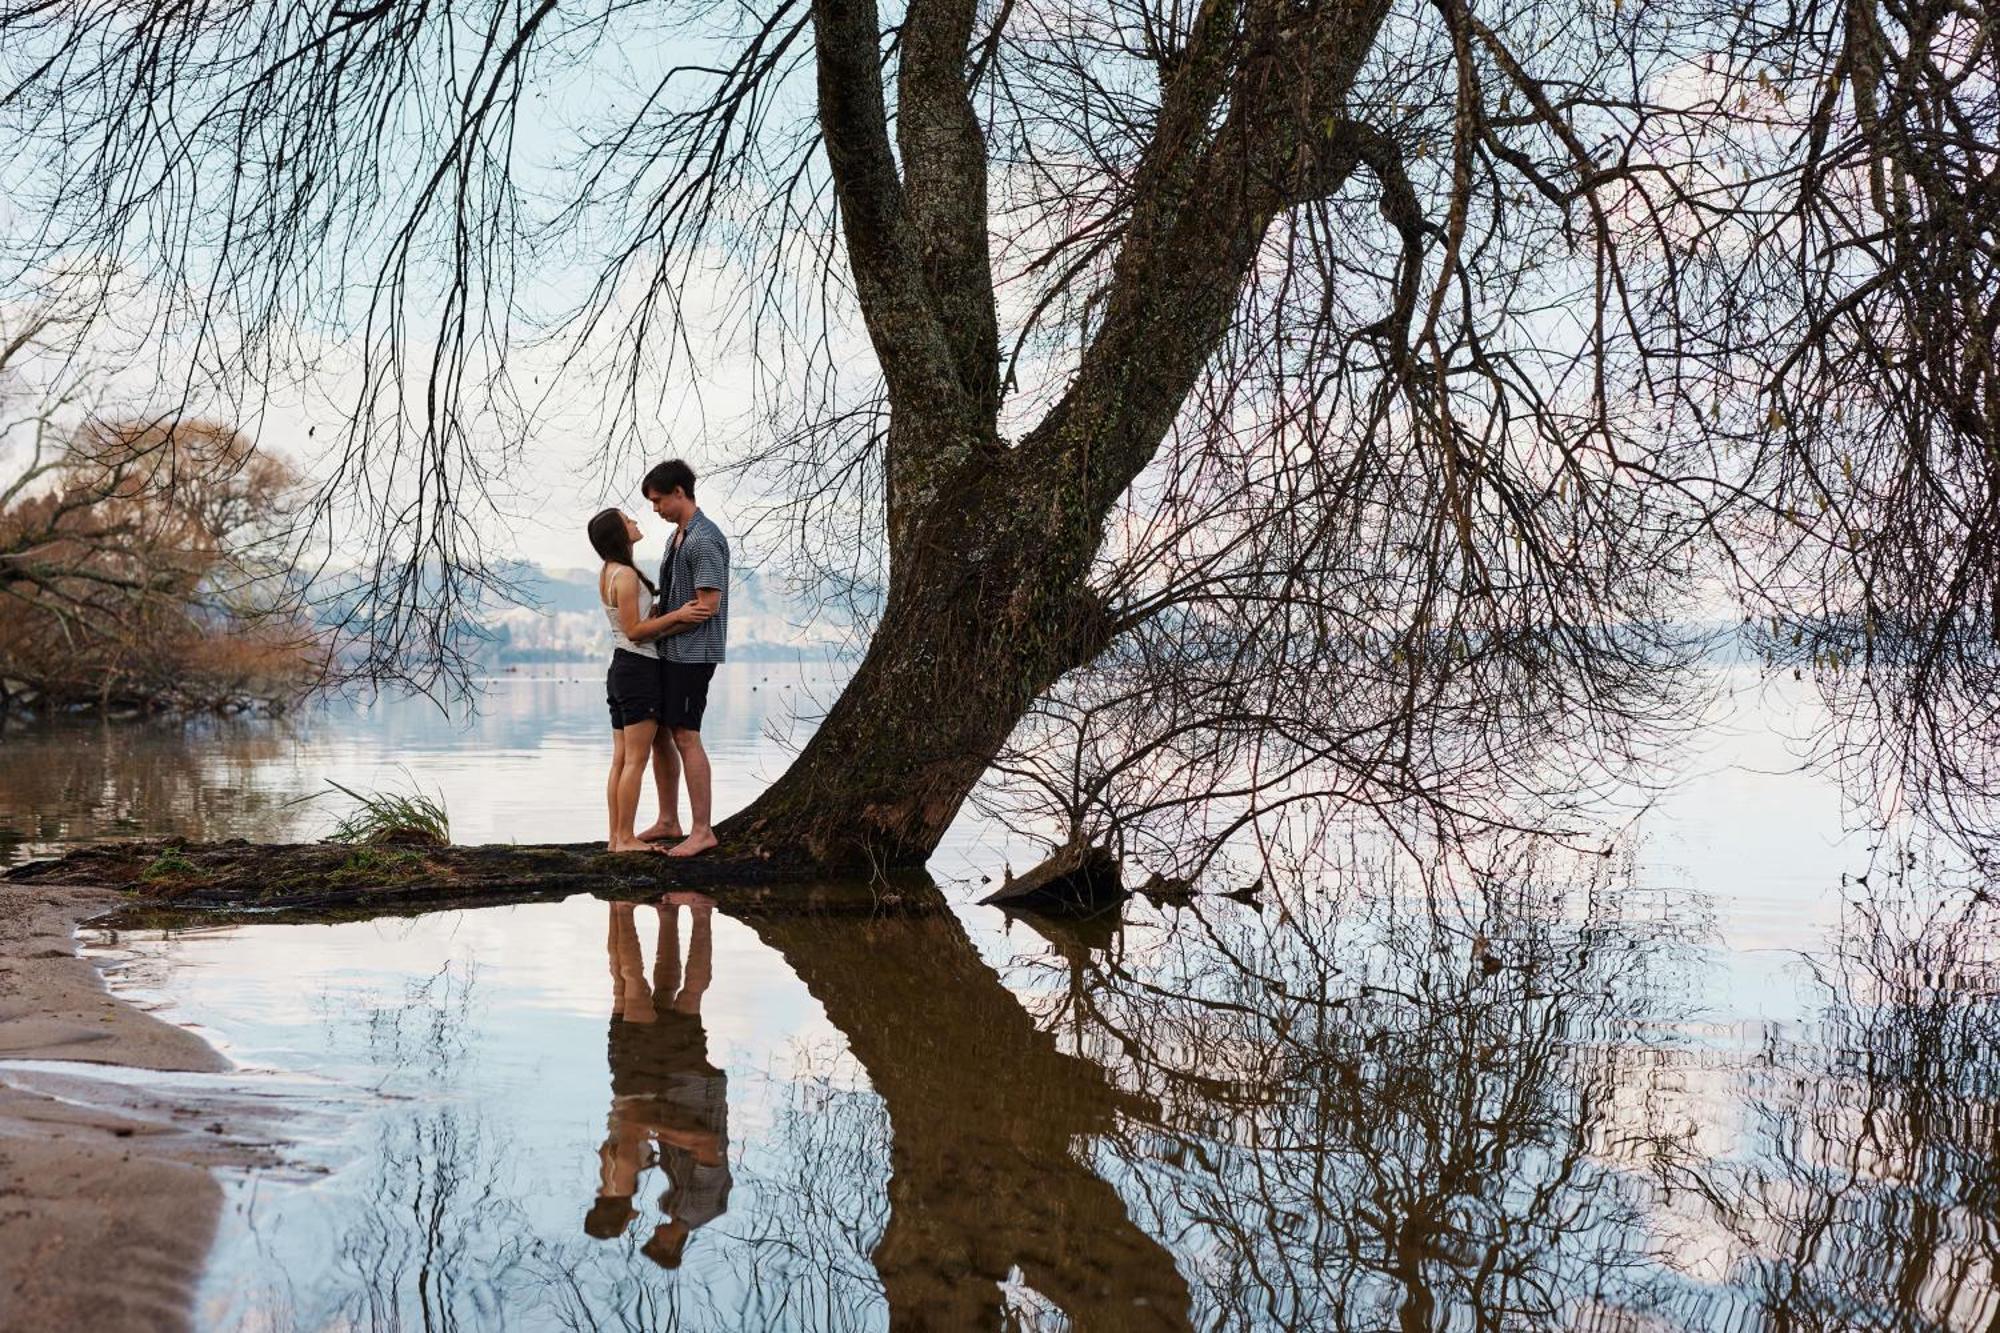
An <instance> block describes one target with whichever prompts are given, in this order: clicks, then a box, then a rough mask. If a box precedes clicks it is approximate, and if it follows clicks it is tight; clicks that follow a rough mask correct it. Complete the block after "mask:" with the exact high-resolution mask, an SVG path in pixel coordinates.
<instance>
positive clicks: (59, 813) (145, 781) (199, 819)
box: [0, 719, 310, 865]
mask: <svg viewBox="0 0 2000 1333" xmlns="http://www.w3.org/2000/svg"><path fill="white" fill-rule="evenodd" d="M294 743H295V737H294V735H293V733H292V732H291V731H289V730H288V729H287V724H286V723H284V722H273V721H264V720H250V719H237V720H221V719H198V720H194V721H189V722H164V721H163V722H120V723H110V722H101V721H100V722H82V721H60V722H52V723H45V724H37V725H34V726H30V727H20V728H16V729H11V730H10V731H9V732H8V734H7V735H6V737H5V738H4V740H0V746H4V748H5V753H6V762H5V763H4V764H0V865H8V864H13V863H14V862H17V861H25V860H29V859H31V858H32V857H35V856H38V855H43V854H45V853H48V852H51V851H54V850H57V849H58V848H60V847H62V846H64V845H67V844H71V843H75V842H79V841H84V840H87V839H91V838H102V837H138V836H155V835H157V836H171V837H176V838H187V839H191V840H201V839H211V838H227V837H250V838H264V839H284V838H287V837H291V836H293V835H294V834H295V832H296V831H297V829H298V828H299V826H300V825H301V823H302V822H303V821H304V820H306V819H307V818H309V817H310V816H309V814H308V812H307V811H306V809H305V808H304V807H301V806H296V805H291V804H289V803H290V802H291V801H293V800H294V799H295V798H296V797H298V796H299V795H301V794H302V792H303V782H304V779H303V778H299V779H298V780H297V781H298V784H299V785H298V786H297V787H288V786H286V785H283V783H282V779H283V778H286V777H290V776H292V775H288V774H278V775H277V776H279V777H280V779H281V781H280V782H278V783H274V782H273V781H272V780H271V779H272V777H273V775H274V772H275V770H274V766H273V761H274V760H276V759H278V758H279V757H280V756H281V755H283V754H284V753H286V752H287V751H288V750H289V749H290V747H291V746H292V745H293V744H294Z"/></svg>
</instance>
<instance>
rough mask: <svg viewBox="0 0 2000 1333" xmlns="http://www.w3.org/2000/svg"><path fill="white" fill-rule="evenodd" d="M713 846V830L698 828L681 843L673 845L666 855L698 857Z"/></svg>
mask: <svg viewBox="0 0 2000 1333" xmlns="http://www.w3.org/2000/svg"><path fill="white" fill-rule="evenodd" d="M714 846H715V831H714V830H713V829H705V828H700V829H696V830H695V831H694V832H692V833H690V834H688V836H687V837H686V838H685V839H683V840H682V841H680V842H677V843H675V844H674V845H673V848H672V849H671V850H669V851H668V852H667V855H668V856H700V855H701V854H702V853H703V852H705V851H708V850H709V849H711V848H713V847H714Z"/></svg>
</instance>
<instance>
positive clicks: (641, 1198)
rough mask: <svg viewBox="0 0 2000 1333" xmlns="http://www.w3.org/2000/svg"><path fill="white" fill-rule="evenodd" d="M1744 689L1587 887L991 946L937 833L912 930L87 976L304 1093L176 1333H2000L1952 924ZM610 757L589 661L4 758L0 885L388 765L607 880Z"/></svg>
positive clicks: (261, 817) (212, 936)
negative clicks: (388, 700)
mask: <svg viewBox="0 0 2000 1333" xmlns="http://www.w3.org/2000/svg"><path fill="white" fill-rule="evenodd" d="M764 674H765V673H764V671H763V670H762V669H761V668H748V669H744V670H741V671H740V672H739V673H738V675H737V679H736V680H735V681H734V682H732V683H730V685H729V686H728V687H727V690H728V692H726V693H723V692H720V691H719V695H718V699H717V702H716V705H715V717H716V720H717V725H716V726H715V727H714V728H713V730H712V734H711V746H712V749H713V751H714V753H715V755H716V758H717V768H718V772H719V775H720V783H719V786H720V792H719V797H718V804H719V806H720V807H722V808H723V809H724V810H726V809H729V808H732V807H733V806H734V805H736V804H738V803H740V802H741V801H743V800H746V799H747V798H748V797H749V795H750V794H752V793H753V792H754V791H755V790H756V789H757V787H758V785H759V784H760V783H761V782H762V781H763V780H765V779H767V778H768V777H769V776H770V774H771V773H773V772H775V770H776V769H777V767H778V766H779V765H780V764H781V763H782V759H783V751H782V749H781V748H780V747H779V745H778V744H777V743H776V742H775V741H773V740H772V739H771V738H770V736H769V735H768V731H769V730H772V729H775V730H777V731H779V732H781V733H782V732H783V730H784V716H785V714H786V712H787V708H788V706H790V705H791V701H793V700H796V699H799V698H802V697H804V696H807V695H809V694H810V693H812V686H811V685H810V682H808V681H806V680H804V679H802V678H797V677H795V676H788V677H784V678H780V677H779V676H778V673H776V672H772V673H770V674H771V676H772V678H771V679H769V680H765V679H759V677H762V676H763V675H764ZM720 684H721V682H719V686H720ZM752 684H755V685H756V686H757V687H758V688H757V689H756V690H754V691H752V690H751V689H749V688H748V687H749V686H750V685H752ZM1743 684H1744V686H1745V692H1744V700H1743V706H1742V707H1741V708H1740V709H1739V710H1738V713H1737V714H1736V717H1735V719H1734V721H1733V722H1731V723H1729V724H1727V725H1719V726H1718V727H1717V728H1716V729H1715V731H1714V733H1713V735H1712V737H1711V738H1710V744H1709V745H1708V746H1707V747H1706V749H1705V751H1704V753H1703V754H1702V755H1700V756H1698V757H1696V758H1695V759H1693V760H1691V761H1690V767H1689V770H1688V771H1689V774H1690V776H1689V778H1688V780H1687V782H1686V783H1685V784H1684V785H1683V786H1682V787H1681V788H1680V789H1678V790H1677V791H1675V792H1674V793H1673V794H1672V795H1670V796H1669V797H1668V798H1666V799H1665V800H1663V801H1662V802H1661V803H1660V804H1659V805H1658V806H1657V807H1656V808H1655V809H1653V810H1651V811H1649V812H1648V813H1647V814H1646V815H1644V816H1643V817H1642V818H1641V819H1639V821H1638V822H1637V824H1636V826H1634V827H1633V828H1632V829H1630V830H1628V831H1627V832H1626V833H1625V834H1624V835H1623V836H1622V837H1621V838H1619V839H1618V840H1617V842H1616V843H1615V845H1614V847H1613V852H1612V854H1611V855H1609V856H1573V855H1567V854H1558V853H1556V852H1554V851H1550V850H1547V849H1544V850H1543V851H1542V852H1540V853H1539V854H1536V855H1523V856H1522V857H1520V858H1518V859H1516V860H1514V861H1511V862H1509V863H1508V865H1507V867H1506V869H1505V870H1504V871H1502V872H1501V873H1497V874H1494V875H1492V876H1491V877H1489V878H1487V879H1485V880H1483V881H1481V882H1479V883H1477V884H1473V885H1469V886H1467V887H1466V888H1465V889H1464V890H1463V891H1462V892H1460V893H1458V894H1457V895H1455V896H1451V897H1448V898H1441V899H1437V900H1435V902H1433V901H1428V900H1426V898H1425V897H1424V896H1423V895H1421V894H1418V893H1415V892H1412V891H1411V890H1410V888H1409V885H1408V883H1407V880H1406V877H1404V876H1403V875H1401V874H1400V873H1399V872H1398V871H1397V870H1396V869H1394V868H1393V866H1392V864H1391V863H1390V861H1389V860H1388V858H1387V857H1385V856H1383V855H1381V854H1379V853H1377V852H1374V851H1371V850H1369V844H1368V842H1367V841H1366V840H1365V839H1364V840H1359V841H1358V842H1357V846H1356V848H1355V849H1354V850H1352V851H1351V852H1348V853H1343V854H1342V855H1341V856H1340V857H1339V858H1337V860H1336V862H1335V863H1334V864H1333V865H1332V866H1330V867H1328V868H1327V869H1326V870H1325V871H1324V872H1323V873H1320V874H1318V875H1316V877H1315V878H1314V880H1313V882H1312V883H1310V884H1285V885H1279V886H1277V887H1275V888H1268V889H1267V890H1266V894H1265V897H1264V899H1263V901H1262V902H1261V903H1260V904H1258V905H1257V906H1254V907H1253V906H1249V905H1245V904H1240V903H1237V902H1233V901H1229V900H1223V899H1213V898H1210V899H1202V900H1198V902H1197V904H1196V905H1194V906H1191V907H1186V908H1178V909H1175V908H1159V907H1153V906H1149V905H1147V904H1145V903H1143V902H1139V903H1135V904H1133V905H1132V906H1131V907H1129V908H1128V910H1127V911H1126V912H1125V913H1124V914H1123V916H1122V918H1121V919H1116V920H1109V919H1107V920H1102V921H1098V922H1095V923H1091V924H1090V925H1087V926H1084V927H1076V926H1057V925H1051V924H1031V923H1027V922H1022V921H1016V922H1012V923H1010V922H1009V921H1008V920H1007V919H1006V918H1005V917H1003V916H1001V915H1000V914H998V913H996V912H993V911H991V910H990V909H981V908H977V907H974V906H971V905H970V901H971V899H972V898H973V897H975V896H976V894H977V890H978V889H979V887H980V886H979V884H978V881H977V876H978V875H979V874H981V873H989V874H996V873H997V872H998V871H999V869H1000V867H1001V865H1002V864H1003V863H1004V862H1005V861H1006V860H1008V859H1010V858H1011V859H1013V860H1014V862H1015V864H1016V865H1020V864H1022V863H1024V862H1025V861H1026V859H1027V858H1028V855H1029V853H1028V852H1027V850H1026V848H1025V846H1024V845H1023V844H1022V843H1021V842H1020V840H1019V839H1017V838H1012V837H1010V836H1009V835H1007V834H1006V833H1005V832H1004V831H1000V830H995V829H992V828H990V827H985V826H982V825H980V824H979V823H978V821H976V820H974V819H970V818H968V819H967V820H966V821H965V822H964V823H963V824H962V825H961V827H960V828H959V829H957V830H955V831H954V834H953V837H952V839H951V842H950V844H949V845H948V847H947V848H946V849H945V851H944V853H943V854H941V856H940V857H939V863H938V866H937V868H936V871H937V878H938V881H939V884H940V888H941V891H942V893H943V896H944V898H945V899H946V900H947V901H948V902H949V903H950V904H951V905H952V908H953V910H951V911H949V912H945V913H941V914H938V915H933V916H927V917H918V918H885V919H878V920H873V921H857V920H829V919H824V918H815V917H798V918H781V919H760V920H737V919H733V918H731V917H728V916H726V915H723V914H722V913H720V912H719V911H715V910H712V909H711V908H709V907H708V906H707V905H706V903H705V900H702V899H700V898H696V897H691V896H689V897H677V898H675V899H671V900H662V901H661V902H659V903H657V904H641V905H637V906H632V905H614V904H608V903H605V902H602V901H599V900H596V899H592V898H575V899H571V900H569V901H567V902H563V903H559V904H550V905H541V906H526V907H509V908H496V909H490V910H485V911H476V912H453V913H434V914H430V915H426V916H420V917H415V918H408V919H382V920H377V921H373V922H366V923H359V924H344V925H338V926H317V927H309V926H246V927H236V928H230V929H216V930H191V931H183V932H178V933H173V934H169V935H161V934H149V935H141V936H134V935H124V936H120V937H116V938H111V937H107V938H105V939H103V940H102V941H100V944H99V947H100V948H101V950H102V951H103V952H104V953H105V954H106V955H107V956H110V957H114V958H117V959H119V960H121V966H120V968H119V971H118V972H117V974H116V978H117V979H116V984H118V985H119V986H121V987H122V988H124V989H125V990H126V991H127V992H128V993H129V994H132V995H133V996H135V997H137V998H140V999H143V1000H146V1001H147V1002H151V1003H157V1004H160V1005H162V1006H163V1007H164V1008H165V1010H166V1011H167V1012H168V1014H169V1015H170V1016H172V1017H174V1018H175V1019H177V1020H179V1021H183V1022H190V1023H194V1024H197V1025H199V1026H201V1027H202V1028H203V1029H205V1030H206V1031H207V1032H208V1033H210V1034H211V1035H212V1036H213V1037H214V1039H215V1040H217V1041H218V1042H219V1043H220V1044H221V1045H222V1046H223V1047H224V1048H225V1049H226V1050H227V1051H228V1052H229V1053H230V1054H231V1055H232V1056H233V1057H234V1058H235V1059H236V1060H238V1061H239V1062H241V1063H243V1064H244V1065H246V1066H248V1067H251V1068H253V1069H270V1070H277V1071H287V1072H291V1073H298V1072H304V1073H308V1074H311V1075H314V1076H316V1077H318V1078H320V1079H323V1080H326V1081H327V1084H328V1086H329V1087H332V1088H338V1089H339V1091H340V1097H339V1098H338V1099H337V1103H338V1105H339V1106H340V1108H341V1111H340V1114H338V1115H337V1116H334V1117H332V1119H331V1120H330V1121H329V1120H326V1119H323V1118H322V1119H316V1120H315V1121H314V1122H313V1123H314V1124H315V1125H318V1124H324V1123H331V1124H332V1125H334V1126H335V1128H334V1129H333V1130H332V1131H330V1132H327V1133H323V1134H317V1135H316V1136H315V1137H313V1138H311V1139H309V1140H307V1141H305V1142H302V1143H300V1144H299V1145H298V1146H297V1148H296V1149H295V1151H294V1158H295V1161H294V1163H293V1164H292V1166H291V1168H290V1169H288V1170H286V1171H283V1172H276V1173H264V1174H253V1175H247V1176H244V1177H241V1178H238V1179H235V1180H234V1181H232V1182H231V1185H230V1191H231V1193H230V1200H231V1208H230V1212H229V1215H228V1218H227V1220H226V1223H225V1227H224V1232H223V1236H222V1238H221V1241H220V1242H219V1244H218V1247H217V1252H216V1255H215V1258H214V1261H213V1264H212V1268H211V1271H210V1273H209V1275H208V1277H207V1280H206V1282H205V1284H204V1287H203V1291H202V1295H201V1311H200V1313H201V1323H202V1324H203V1325H204V1326H207V1327H217V1328H270V1329H291V1328H307V1329H360V1328H367V1329H413V1328H419V1327H421V1328H454V1327H455V1328H524V1329H540V1328H579V1329H590V1328H612V1329H625V1328H631V1329H641V1328H643V1329H669V1328H671V1329H701V1330H707V1329H736V1328H752V1329H760V1328H786V1329H847V1328H867V1329H875V1328H883V1327H887V1326H895V1327H908V1328H929V1329H941V1330H951V1329H963V1328H1020V1329H1057V1328H1076V1329H1100V1328H1102V1329H1182V1328H1203V1329H1207V1328H1226V1329H1236V1328H1243V1329H1357V1330H1358V1329H1411V1330H1415V1329H1425V1330H1429V1329H1440V1330H1441V1329H1468V1330H1472V1329H1543V1328H1549V1329H1603V1330H1614V1329H1615V1330H1665V1329H1710V1328H1715V1329H1815V1330H1817V1329H1825V1330H1835V1329H1878V1328H1879V1329H1911V1330H1916V1329H1926V1330H1928V1329H1946V1328H1952V1329H1957V1328H1966V1329H1971V1328H1990V1327H1993V1326H1994V1325H1995V1323H1996V1320H2000V1298H1996V1295H1995V1291H1994V1283H1995V1281H1996V1280H2000V1202H1996V1200H2000V1166H1996V1162H2000V1116H1996V1113H1995V1094H1996V1090H1997V1089H1996V1082H2000V1079H1996V1070H2000V1057H1996V1051H1995V1038H1996V1037H2000V1001H1996V990H1995V980H1996V975H2000V973H1997V972H1996V968H1995V959H1994V950H1993V948H1992V945H1991V943H1990V942H1991V941H1992V940H1993V939H1994V938H1995V936H1996V932H1995V930H1994V927H1993V922H1992V920H1991V918H1990V916H1989V915H1988V909H1987V907H1986V906H1985V905H1984V904H1983V903H1981V902H1978V901H1976V900H1975V899H1973V898H1972V897H1971V896H1970V895H1966V896H1951V895H1947V894H1945V893H1944V892H1943V891H1942V890H1941V889H1939V888H1937V887H1936V886H1935V885H1934V884H1933V883H1932V882H1931V881H1930V879H1929V878H1928V877H1927V876H1925V875H1923V874H1920V873H1911V874H1908V875H1906V874H1905V873H1904V871H1905V870H1908V869H1909V867H1907V866H1904V865H1902V864H1901V863H1900V862H1898V863H1897V864H1894V865H1891V864H1889V863H1888V861H1887V860H1886V858H1885V856H1884V855H1883V853H1881V852H1880V851H1876V852H1872V853H1871V850H1870V847H1869V844H1868V842H1867V840H1865V839H1861V838H1858V837H1844V836H1842V833H1841V827H1842V818H1841V813H1842V812H1841V803H1840V800H1839V796H1838V793H1837V792H1836V791H1835V790H1834V789H1833V788H1832V787H1831V786H1830V785H1829V784H1827V783H1826V782H1824V781H1821V780H1818V779H1815V778H1812V777H1809V776H1803V775H1799V774H1796V773H1788V772H1786V771H1785V770H1787V769H1788V768H1790V767H1791V766H1792V765H1791V761H1790V759H1789V756H1788V751H1787V749H1786V747H1785V745H1784V744H1783V742H1782V740H1781V738H1780V736H1779V734H1778V733H1779V731H1780V730H1782V729H1783V727H1784V726H1787V725H1790V724H1791V723H1793V722H1795V721H1796V716H1795V714H1794V712H1793V711H1792V709H1791V706H1790V705H1789V704H1788V703H1787V702H1786V701H1785V700H1784V699H1783V698H1778V699H1767V698H1765V697H1764V696H1762V695H1760V694H1758V693H1756V692H1755V691H1753V690H1750V689H1749V688H1748V686H1749V682H1748V681H1747V679H1746V681H1745V682H1743ZM601 712H602V702H601V689H600V688H599V687H598V686H597V685H596V683H595V681H594V680H592V679H591V678H590V676H589V675H587V674H586V673H583V672H579V673H577V677H576V679H575V682H574V683H572V682H571V681H570V680H569V679H568V678H564V679H554V680H534V681H529V680H522V679H518V678H513V679H508V680H505V681H502V682H499V683H497V684H496V685H495V687H494V690H493V692H492V694H491V695H490V696H489V702H488V706H487V710H486V712H485V713H484V714H483V716H482V717H481V718H480V719H479V720H478V721H476V722H475V723H474V724H473V725H472V726H471V727H470V728H465V727H460V726H457V725H455V724H452V723H450V722H448V721H447V720H444V719H440V718H437V717H435V716H434V715H432V714H429V713H427V712H425V711H424V710H423V709H421V708H417V707H413V706H410V705H401V704H398V705H393V706H378V707H376V708H374V709H371V710H352V709H341V710H334V711H330V712H328V713H326V714H324V715H321V716H317V717H315V718H312V719H307V720H305V721H303V722H300V723H297V724H294V725H292V726H288V727H281V728H264V727H256V726H249V727H211V728H202V729H196V730H195V731H193V732H183V731H181V730H178V729H176V730H173V731H160V730H140V729H132V728H126V729H110V730H106V729H101V728H94V727H91V728H62V729H57V730H54V731H47V732H36V733H33V734H32V735H27V736H23V735H19V734H17V735H14V736H10V737H9V738H7V739H6V740H5V741H4V742H0V744H4V745H5V746H6V747H7V759H8V762H7V764H6V766H5V768H6V773H5V777H4V779H0V830H4V836H5V837H6V839H7V840H8V844H7V845H8V851H7V855H8V856H9V858H10V859H20V858H21V857H24V856H26V855H30V854H36V853H40V852H42V851H46V850H50V849H52V848H54V847H56V846H60V845H62V844H65V843H69V842H73V841H79V840H86V839H88V838H91V837H99V836H129V835H130V834H132V833H136V832H167V833H172V832H178V833H184V834H187V835H190V836H202V837H218V836H233V835H242V836H280V835H283V836H310V835H311V834H312V833H313V832H315V831H317V830H318V829H320V828H323V827H324V826H325V823H326V821H327V820H328V819H329V818H330V813H331V812H330V811H323V810H320V809H319V808H318V806H317V803H309V804H304V805H300V804H293V803H292V802H295V801H296V799H297V798H298V797H299V796H301V795H304V794H307V793H309V792H311V791H313V790H315V789H317V788H318V787H319V786H320V784H321V783H322V781H323V780H324V779H325V778H329V777H331V778H334V779H337V780H339V781H342V782H345V783H348V784H350V785H353V784H355V783H361V784H366V785H376V786H381V785H387V784H390V783H393V782H395V781H397V780H399V779H401V777H402V773H403V772H404V771H405V770H407V772H408V774H409V775H410V776H412V777H414V778H415V779H416V780H418V781H420V782H422V783H424V784H425V785H427V786H430V787H433V788H442V789H443V791H444V792H445V795H446V799H447V802H448V804H449V808H450V810H451V814H452V819H453V826H454V833H455V835H456V836H457V837H458V838H459V839H461V840H465V841H482V840H489V839H502V840H504V839H507V838H519V839H521V840H534V839H543V838H562V839H572V838H580V837H587V836H593V835H594V834H595V832H596V830H597V824H598V821H599V820H600V819H601V814H600V811H599V803H600V802H601V799H602V798H601V790H602V780H601V773H602V767H603V764H604V762H605V756H604V748H605V747H604V737H603V731H602V729H603V725H604V724H603V722H602V721H601V718H600V714H601ZM1919 869H1921V868H1919ZM1864 873H1865V874H1867V875H1868V877H1869V882H1868V883H1867V884H1861V883H1858V882H1857V879H1856V877H1858V876H1860V875H1862V874H1864ZM330 1100H331V1099H330Z"/></svg>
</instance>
